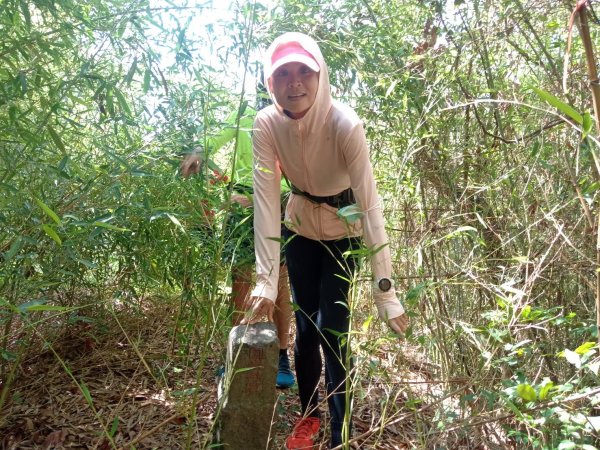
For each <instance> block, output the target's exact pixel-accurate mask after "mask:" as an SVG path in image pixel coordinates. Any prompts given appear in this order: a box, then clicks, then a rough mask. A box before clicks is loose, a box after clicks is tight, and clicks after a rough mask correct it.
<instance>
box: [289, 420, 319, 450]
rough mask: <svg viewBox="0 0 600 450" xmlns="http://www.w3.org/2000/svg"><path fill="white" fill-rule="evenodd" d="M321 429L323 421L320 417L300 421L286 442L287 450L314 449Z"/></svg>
mask: <svg viewBox="0 0 600 450" xmlns="http://www.w3.org/2000/svg"><path fill="white" fill-rule="evenodd" d="M320 427H321V421H320V420H319V418H318V417H306V418H304V419H300V420H299V421H298V422H297V423H296V425H295V426H294V431H292V434H291V435H290V436H288V438H287V439H286V440H285V448H286V449H287V450H300V449H302V450H308V449H312V448H313V445H314V439H315V438H316V437H317V435H318V434H319V428H320Z"/></svg>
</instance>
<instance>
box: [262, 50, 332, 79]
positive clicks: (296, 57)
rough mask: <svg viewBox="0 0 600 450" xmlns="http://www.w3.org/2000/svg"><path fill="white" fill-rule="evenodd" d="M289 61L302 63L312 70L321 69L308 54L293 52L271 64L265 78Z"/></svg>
mask: <svg viewBox="0 0 600 450" xmlns="http://www.w3.org/2000/svg"><path fill="white" fill-rule="evenodd" d="M291 62H299V63H302V64H304V65H306V66H307V67H308V68H309V69H311V70H313V71H314V72H318V71H319V70H320V69H321V68H320V67H319V64H318V63H317V62H316V61H315V60H314V59H312V58H311V57H310V56H307V55H302V54H298V53H295V54H293V55H287V56H284V57H282V58H279V59H278V60H277V62H276V63H275V64H273V65H272V66H271V68H270V71H269V73H265V78H270V77H271V75H273V72H275V71H276V70H277V69H279V68H280V67H281V66H283V65H285V64H288V63H291Z"/></svg>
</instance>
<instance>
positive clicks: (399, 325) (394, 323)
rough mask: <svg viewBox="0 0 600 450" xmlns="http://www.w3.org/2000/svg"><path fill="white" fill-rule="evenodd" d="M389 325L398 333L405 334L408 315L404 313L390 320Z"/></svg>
mask: <svg viewBox="0 0 600 450" xmlns="http://www.w3.org/2000/svg"><path fill="white" fill-rule="evenodd" d="M388 325H389V326H390V328H391V329H392V331H393V332H394V333H396V334H400V335H402V334H404V333H405V332H406V330H407V328H408V316H407V315H406V313H403V314H402V315H401V316H398V317H394V318H393V319H389V320H388Z"/></svg>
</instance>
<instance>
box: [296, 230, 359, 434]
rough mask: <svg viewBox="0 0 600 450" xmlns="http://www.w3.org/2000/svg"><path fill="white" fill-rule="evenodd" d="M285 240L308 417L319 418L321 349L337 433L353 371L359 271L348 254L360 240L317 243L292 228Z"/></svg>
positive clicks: (303, 401)
mask: <svg viewBox="0 0 600 450" xmlns="http://www.w3.org/2000/svg"><path fill="white" fill-rule="evenodd" d="M284 238H285V240H286V241H287V244H286V246H285V254H286V261H287V265H288V272H289V279H290V287H291V290H292V298H293V300H294V303H295V304H296V305H297V306H298V309H297V310H296V313H295V314H296V345H295V348H294V355H295V363H296V376H297V378H298V390H299V392H300V402H301V404H302V413H303V414H305V415H308V416H314V417H318V416H319V410H318V407H317V405H318V402H319V399H318V394H317V392H318V391H317V389H318V385H319V379H320V377H321V372H322V368H323V366H322V361H321V353H320V351H319V346H321V347H322V348H323V354H324V355H325V382H326V387H327V398H328V400H327V402H328V405H329V413H330V416H331V428H332V432H341V430H342V425H343V421H344V413H345V409H346V394H345V388H346V385H345V380H346V376H347V374H348V373H349V372H350V369H351V367H349V365H350V363H349V361H347V358H346V349H347V346H346V344H345V342H346V339H347V335H346V333H348V329H349V324H350V317H349V316H350V311H349V310H348V306H347V298H348V291H349V288H350V280H352V278H353V275H354V272H355V271H356V260H355V258H353V257H351V256H350V257H346V258H344V257H343V256H342V255H343V254H344V252H346V251H348V250H353V249H356V248H358V247H359V245H360V239H359V238H345V239H340V240H336V241H315V240H312V239H308V238H305V237H302V236H299V235H297V234H295V233H293V232H291V231H289V230H287V229H286V230H285V233H284ZM328 330H333V331H334V333H331V332H330V331H328ZM340 333H342V334H343V335H342V336H339V334H340ZM340 340H343V342H340Z"/></svg>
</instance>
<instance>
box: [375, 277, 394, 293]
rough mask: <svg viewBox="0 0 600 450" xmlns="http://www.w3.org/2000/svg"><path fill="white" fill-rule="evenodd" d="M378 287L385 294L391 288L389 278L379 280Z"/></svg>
mask: <svg viewBox="0 0 600 450" xmlns="http://www.w3.org/2000/svg"><path fill="white" fill-rule="evenodd" d="M378 286H379V289H381V290H382V291H383V292H387V291H389V290H390V289H391V288H392V280H390V279H389V278H382V279H381V280H379V283H378Z"/></svg>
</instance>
